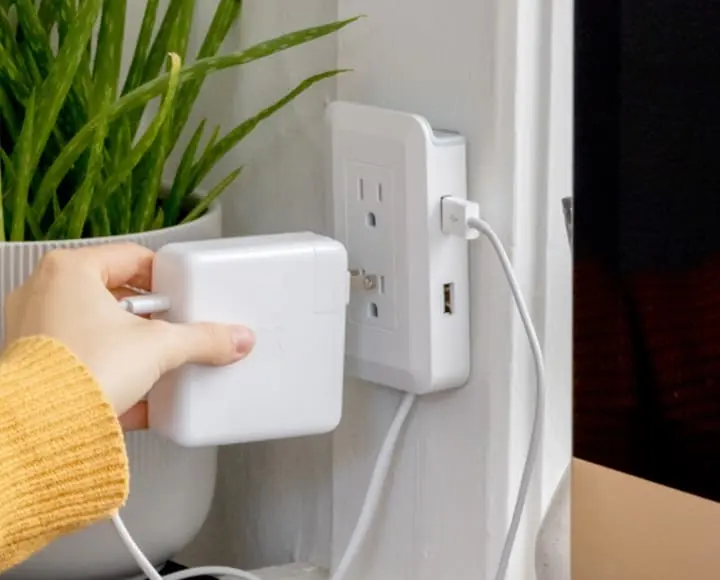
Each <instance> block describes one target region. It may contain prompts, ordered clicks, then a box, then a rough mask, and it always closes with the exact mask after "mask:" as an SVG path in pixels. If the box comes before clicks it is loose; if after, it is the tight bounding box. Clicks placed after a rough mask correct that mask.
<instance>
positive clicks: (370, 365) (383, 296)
mask: <svg viewBox="0 0 720 580" xmlns="http://www.w3.org/2000/svg"><path fill="white" fill-rule="evenodd" d="M327 120H328V128H329V133H330V139H329V141H330V154H329V157H330V159H331V171H330V176H331V177H330V188H331V191H332V196H331V197H332V204H331V212H330V214H331V216H330V217H331V220H330V221H331V223H332V224H333V233H332V235H333V237H334V238H335V239H337V240H338V241H340V242H342V243H343V244H344V245H345V247H346V248H347V251H348V256H349V266H350V270H351V272H353V273H354V274H355V279H356V280H357V281H358V283H356V284H353V288H352V291H351V298H350V304H349V307H348V320H347V338H346V354H345V359H346V367H345V368H346V372H347V373H348V374H351V375H354V376H357V377H359V378H361V379H364V380H366V381H370V382H373V383H377V384H381V385H385V386H389V387H393V388H396V389H400V390H402V391H406V392H411V393H416V394H423V393H428V392H433V391H440V390H445V389H451V388H455V387H460V386H462V385H464V384H465V383H466V382H467V380H468V376H469V373H470V326H469V325H470V314H469V308H470V300H469V268H468V244H467V242H466V241H465V240H464V239H461V238H458V237H455V236H449V235H446V234H444V233H443V231H442V230H441V200H442V199H443V197H445V196H453V197H455V198H459V199H467V176H466V152H465V148H466V146H465V140H464V138H463V137H462V136H461V135H458V134H457V133H453V132H450V131H439V130H433V128H432V127H431V126H430V124H429V123H428V121H427V120H425V119H424V118H422V117H420V116H418V115H413V114H409V113H403V112H398V111H391V110H386V109H381V108H377V107H371V106H366V105H359V104H355V103H349V102H343V101H336V102H333V103H331V104H330V105H329V106H328V110H327Z"/></svg>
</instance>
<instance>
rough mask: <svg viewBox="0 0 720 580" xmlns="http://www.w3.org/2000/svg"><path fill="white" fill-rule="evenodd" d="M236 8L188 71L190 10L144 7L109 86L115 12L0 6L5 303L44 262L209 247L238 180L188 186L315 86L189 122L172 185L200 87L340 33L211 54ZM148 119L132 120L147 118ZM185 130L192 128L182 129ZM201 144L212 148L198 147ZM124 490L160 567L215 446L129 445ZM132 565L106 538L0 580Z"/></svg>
mask: <svg viewBox="0 0 720 580" xmlns="http://www.w3.org/2000/svg"><path fill="white" fill-rule="evenodd" d="M241 7H242V0H220V1H219V3H218V5H217V8H216V11H215V13H214V17H213V20H212V23H211V25H210V27H209V29H208V31H207V34H206V36H205V37H204V41H203V43H202V45H201V47H200V49H199V51H198V53H197V55H193V56H194V57H195V58H194V60H193V61H192V62H191V63H190V64H183V61H184V59H185V57H186V56H187V47H188V39H189V37H190V33H191V27H192V20H193V12H194V8H195V1H194V0H169V2H168V7H167V9H166V11H165V12H164V14H163V13H160V12H159V0H146V3H145V9H144V16H143V20H142V24H141V28H140V33H139V36H138V39H137V43H136V45H135V47H134V54H133V58H132V62H131V64H130V67H129V71H128V73H127V75H126V76H125V78H124V79H121V78H120V76H121V75H120V71H121V55H122V53H123V50H122V49H123V43H124V42H125V41H126V40H125V34H124V23H125V20H126V9H127V6H126V0H82V1H81V2H76V1H75V0H39V1H38V0H0V187H1V203H0V298H2V299H3V300H4V297H5V296H6V295H7V293H8V292H10V291H11V290H12V289H13V288H14V287H15V286H16V285H18V284H20V283H22V282H23V281H24V280H25V278H26V277H27V276H28V275H29V274H30V273H31V271H32V270H33V268H34V267H35V264H36V263H37V261H38V260H39V258H40V257H41V256H42V254H43V253H45V252H46V251H47V250H48V249H50V248H53V247H58V246H77V245H83V244H99V243H108V242H113V241H119V240H131V241H135V242H138V243H141V244H143V245H145V246H148V247H150V248H153V249H157V248H159V247H160V246H162V245H165V244H167V243H169V242H174V241H187V240H196V239H202V238H212V237H218V236H219V235H220V209H219V206H218V205H217V204H216V200H217V199H218V197H219V196H220V195H221V194H222V193H223V192H224V191H225V190H227V188H228V187H229V186H230V185H231V184H232V183H233V181H234V180H235V179H236V178H237V176H238V174H239V173H240V169H236V170H235V171H233V172H231V173H230V174H229V175H227V176H226V177H224V178H222V179H220V180H219V181H217V182H216V183H214V184H211V185H210V187H209V189H208V191H207V193H206V195H198V188H199V187H200V186H201V185H202V184H203V183H204V181H205V178H206V177H207V176H208V174H209V173H210V171H211V169H212V168H213V167H214V166H215V164H216V163H217V161H218V160H220V159H221V158H222V157H223V156H224V155H225V154H227V153H228V152H229V151H230V150H232V149H233V148H234V147H235V146H236V145H237V144H238V143H239V142H240V141H241V140H242V139H244V138H245V137H246V136H247V135H248V134H249V133H250V132H251V131H252V130H253V129H254V128H255V127H256V126H257V125H258V124H259V123H261V122H262V121H263V120H264V119H267V118H268V117H270V116H271V115H273V114H274V113H275V112H276V111H278V110H280V109H281V108H282V107H283V106H284V105H286V104H287V103H289V102H290V101H292V100H293V99H295V98H296V97H297V96H298V95H300V94H302V93H303V92H304V91H305V90H306V89H308V88H309V87H311V86H312V85H314V84H315V83H318V82H320V81H322V80H324V79H328V78H330V77H332V76H334V75H336V74H338V73H339V72H341V71H336V70H333V71H326V72H322V73H320V74H317V75H315V76H312V77H310V78H308V79H306V80H304V81H303V82H302V83H300V84H299V85H298V86H297V87H295V88H294V89H293V90H291V91H290V92H289V93H288V94H286V95H285V96H284V97H282V98H281V99H279V100H278V101H277V102H275V103H273V104H271V105H270V106H268V107H267V108H266V109H264V110H262V111H260V112H259V113H257V114H256V115H255V116H253V117H252V118H249V119H248V120H246V121H245V122H243V123H241V124H240V125H238V126H237V127H235V128H233V129H232V130H230V131H228V132H227V133H225V134H221V131H220V129H219V128H216V129H215V130H214V131H212V132H210V131H206V129H205V126H204V123H202V122H201V123H200V124H199V125H198V126H197V127H196V128H194V130H193V131H192V133H191V136H190V138H189V140H188V141H187V145H185V146H184V151H182V155H181V156H180V162H179V165H178V168H177V170H176V172H175V175H174V178H173V179H172V180H171V181H170V183H168V184H163V183H162V176H163V170H164V169H165V166H166V164H167V160H168V157H169V155H170V154H171V152H173V150H175V149H177V148H179V147H180V146H181V145H180V144H179V140H180V137H181V134H182V133H183V131H184V129H185V128H186V125H187V122H188V119H189V115H190V112H191V110H192V107H193V104H194V102H195V100H196V98H197V96H198V94H199V92H200V89H201V87H202V84H203V81H204V79H205V77H206V76H207V75H208V74H210V73H212V72H214V71H217V70H221V69H225V68H230V67H237V66H241V65H243V64H246V63H249V62H252V61H256V60H259V59H262V58H264V57H266V56H270V55H272V54H275V53H277V52H280V51H283V50H288V49H291V48H293V47H295V46H298V45H301V44H304V43H306V42H310V41H312V40H314V39H317V38H320V37H322V36H326V35H329V34H332V33H334V32H335V31H337V30H340V29H341V28H343V27H344V26H346V25H347V24H349V23H350V22H351V21H350V20H348V21H341V22H333V23H330V24H326V25H323V26H318V27H314V28H309V29H306V30H301V31H297V32H293V33H290V34H285V35H283V36H280V37H278V38H274V39H272V40H269V41H266V42H262V43H260V44H257V45H255V46H252V47H250V48H248V49H246V50H243V51H241V52H236V53H233V54H225V55H219V54H218V51H219V49H220V47H221V45H222V43H223V41H224V39H225V38H226V36H227V34H228V32H229V31H230V29H231V27H232V26H233V25H234V24H235V23H236V22H237V21H238V19H239V18H240V15H241ZM153 101H158V108H157V112H156V113H155V115H154V117H152V118H151V119H150V120H149V121H148V122H146V123H143V118H144V115H145V113H146V108H147V107H148V105H149V104H150V103H151V102H153ZM190 129H193V128H190ZM208 133H209V136H208V135H207V134H208ZM127 447H128V453H129V456H130V466H131V467H130V468H131V473H132V487H131V494H130V500H129V503H128V506H127V508H126V509H125V511H124V513H123V518H124V520H125V521H126V523H127V525H128V528H129V529H130V530H131V531H132V533H133V534H134V535H135V537H136V539H137V540H138V542H139V544H140V545H141V546H142V548H143V550H144V551H145V553H146V554H147V555H148V556H149V557H150V559H151V560H152V561H153V562H154V563H155V564H157V565H161V564H162V563H163V562H164V561H166V560H167V559H168V558H170V557H171V556H172V555H173V554H174V553H176V552H177V551H178V550H179V549H181V548H182V547H183V546H184V545H185V544H186V543H187V542H188V541H190V540H191V539H192V537H193V536H194V535H195V534H196V533H197V531H198V530H199V528H200V526H201V525H202V523H203V521H204V520H205V518H206V516H207V513H208V510H209V506H210V502H211V499H212V494H213V490H214V483H215V472H216V455H217V454H216V450H215V449H196V450H188V449H181V448H178V447H176V446H174V445H173V444H171V443H169V442H167V441H164V440H162V439H160V438H159V437H157V436H155V435H153V434H152V433H150V432H143V433H133V434H129V435H128V436H127ZM135 570H136V568H135V566H134V564H133V562H132V560H131V558H130V557H129V555H127V554H126V553H125V550H124V549H123V547H122V545H121V543H120V542H118V541H117V538H116V536H115V534H114V531H113V530H112V529H111V528H110V526H109V525H106V524H100V525H97V526H93V527H92V528H90V529H89V530H85V531H82V532H79V533H77V534H74V535H72V536H68V537H66V538H62V539H61V540H59V541H57V542H56V543H54V544H53V545H52V546H50V547H49V548H47V549H46V550H44V551H43V552H42V553H41V554H39V555H37V556H36V557H34V558H32V559H31V560H30V561H28V562H27V563H25V564H23V565H21V566H19V567H17V568H16V569H14V570H11V571H10V572H8V573H7V574H6V577H7V578H8V579H13V578H15V579H18V578H30V579H32V580H42V579H44V578H52V579H53V580H62V579H65V578H67V579H68V580H70V579H72V580H81V579H83V578H98V577H103V578H108V579H110V578H123V577H128V576H132V575H134V574H135Z"/></svg>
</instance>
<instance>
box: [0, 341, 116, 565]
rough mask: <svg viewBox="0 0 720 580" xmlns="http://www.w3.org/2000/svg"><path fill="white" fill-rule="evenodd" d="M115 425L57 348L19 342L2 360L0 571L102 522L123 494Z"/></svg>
mask: <svg viewBox="0 0 720 580" xmlns="http://www.w3.org/2000/svg"><path fill="white" fill-rule="evenodd" d="M128 480H129V476H128V464H127V455H126V453H125V444H124V439H123V434H122V429H121V427H120V424H119V422H118V420H117V418H116V417H115V413H114V412H113V409H112V408H111V406H110V404H109V403H108V402H107V401H106V400H105V397H104V395H103V393H102V391H101V390H100V388H99V387H98V385H97V384H96V382H95V381H94V379H93V378H92V376H91V375H90V373H89V371H88V370H87V369H86V368H85V367H84V366H83V365H82V363H80V362H79V361H78V359H77V358H75V356H74V355H73V354H72V353H71V352H70V351H69V350H68V349H67V348H65V347H64V346H63V345H62V344H60V343H58V342H56V341H54V340H52V339H48V338H44V337H32V338H25V339H22V340H19V341H17V342H15V343H13V344H12V345H10V346H9V348H8V349H7V350H5V352H4V353H3V354H2V356H0V572H1V571H2V570H6V569H8V568H10V567H12V566H15V565H16V564H18V563H20V562H22V561H23V560H25V559H26V558H28V557H29V556H31V555H32V554H33V553H34V552H36V551H38V550H40V549H42V548H43V547H45V546H46V545H47V544H48V543H50V542H51V541H52V540H54V539H55V538H57V537H58V536H60V535H63V534H66V533H68V532H72V531H74V530H77V529H79V528H81V527H84V526H86V525H88V524H90V523H93V522H96V521H98V520H100V519H103V518H106V517H108V516H110V515H111V514H112V512H113V511H115V510H117V509H118V508H120V507H121V506H122V505H123V503H124V502H125V500H126V498H127V493H128Z"/></svg>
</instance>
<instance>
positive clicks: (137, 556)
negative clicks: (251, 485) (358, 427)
mask: <svg viewBox="0 0 720 580" xmlns="http://www.w3.org/2000/svg"><path fill="white" fill-rule="evenodd" d="M415 398H416V397H415V395H412V394H406V395H405V397H404V398H403V400H402V401H401V403H400V406H399V407H398V410H397V412H396V413H395V418H394V419H393V422H392V423H391V425H390V428H389V429H388V432H387V435H386V436H385V440H384V441H383V444H382V447H381V448H380V452H379V453H378V457H377V461H376V462H375V468H374V469H373V473H372V475H371V476H370V483H369V485H368V490H367V493H366V495H365V500H364V501H363V505H362V509H361V510H360V516H359V517H358V521H357V524H355V529H354V530H353V532H352V534H351V536H350V541H349V542H348V545H347V548H346V549H345V552H344V554H343V556H342V558H341V560H340V564H339V565H338V568H337V570H336V571H335V572H334V573H333V575H332V578H331V580H344V578H345V576H346V574H347V572H348V570H349V569H350V566H351V565H352V563H353V562H354V561H355V558H356V557H357V555H358V554H359V553H360V550H361V549H362V546H363V543H364V542H365V538H366V537H367V533H368V530H369V529H370V527H371V526H372V523H373V521H374V520H375V516H376V514H377V510H378V506H379V505H380V499H381V498H382V491H383V487H384V485H385V481H386V480H387V476H388V473H389V472H390V467H391V465H392V459H393V452H394V450H395V447H396V445H397V442H398V439H399V437H400V433H401V432H402V428H403V425H404V424H405V421H406V419H407V417H408V415H409V413H410V409H411V408H412V405H413V403H414V402H415ZM112 522H113V524H114V525H115V529H116V530H117V533H118V535H119V536H120V539H121V540H122V542H123V543H124V544H125V546H126V547H127V549H128V551H129V552H130V554H131V555H132V557H133V559H134V560H135V562H137V565H138V566H139V567H140V569H141V570H142V572H143V573H144V574H145V575H146V576H147V577H148V580H186V579H188V578H196V577H198V576H229V577H231V578H242V579H243V580H261V579H260V578H259V577H258V576H256V575H255V574H253V573H252V572H246V571H245V570H240V569H238V568H227V567H224V566H202V567H197V568H190V569H188V570H182V571H180V572H173V573H172V574H168V575H167V576H161V575H160V573H159V572H158V571H157V570H155V567H154V566H153V565H152V563H150V561H149V560H148V559H147V558H146V557H145V554H143V552H142V550H141V549H140V547H139V546H138V545H137V543H135V540H133V538H132V536H131V535H130V532H129V531H128V529H127V527H126V526H125V524H124V523H123V521H122V518H121V517H120V515H119V514H117V513H116V514H115V515H113V517H112Z"/></svg>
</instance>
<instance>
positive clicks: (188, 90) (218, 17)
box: [166, 0, 243, 217]
mask: <svg viewBox="0 0 720 580" xmlns="http://www.w3.org/2000/svg"><path fill="white" fill-rule="evenodd" d="M242 6H243V0H220V2H219V3H218V6H217V8H216V10H215V14H214V15H213V19H212V22H211V23H210V27H209V28H208V31H207V34H206V35H205V39H204V40H203V43H202V45H201V46H200V50H199V51H198V54H197V57H196V58H197V59H203V58H208V57H212V56H215V55H216V54H217V52H218V50H220V47H221V46H222V44H223V42H224V41H225V39H226V38H227V35H228V33H229V32H230V29H231V28H232V25H233V23H235V22H236V21H237V20H238V18H239V16H240V13H241V11H242ZM202 82H203V78H200V79H198V80H193V81H188V82H187V83H185V84H184V85H183V86H182V87H181V89H180V94H179V95H178V103H177V107H176V109H175V111H174V112H173V120H174V123H173V124H174V129H173V135H172V147H173V148H174V147H175V145H176V144H177V141H178V139H179V138H180V134H181V133H182V131H183V129H184V128H185V125H186V124H187V120H188V118H189V117H190V111H191V110H192V107H193V105H194V104H195V101H196V100H197V97H198V95H199V94H200V89H201V87H202ZM166 217H167V212H166Z"/></svg>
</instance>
